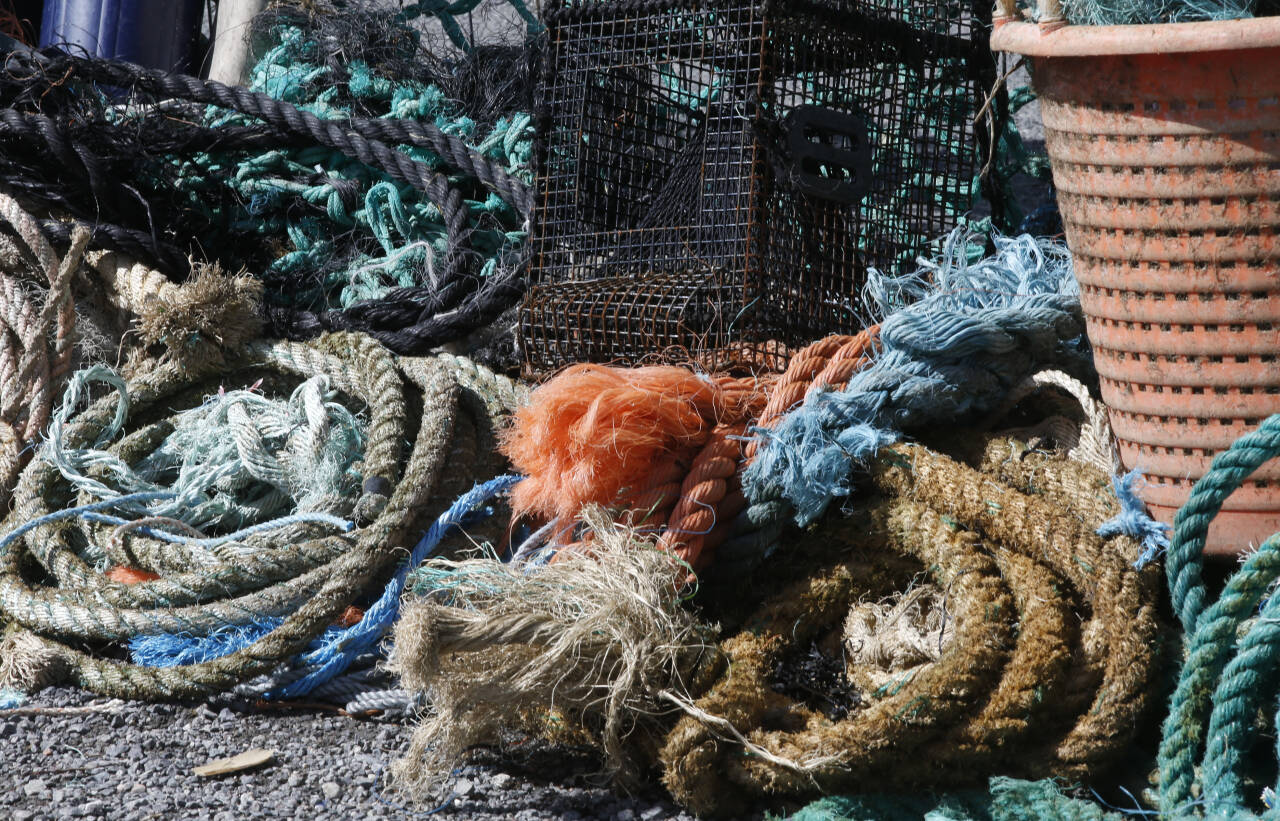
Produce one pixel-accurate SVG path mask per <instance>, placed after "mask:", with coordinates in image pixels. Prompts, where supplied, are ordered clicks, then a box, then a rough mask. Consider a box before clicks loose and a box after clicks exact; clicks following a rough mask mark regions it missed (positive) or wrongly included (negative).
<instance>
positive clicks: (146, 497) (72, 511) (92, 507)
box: [0, 491, 177, 553]
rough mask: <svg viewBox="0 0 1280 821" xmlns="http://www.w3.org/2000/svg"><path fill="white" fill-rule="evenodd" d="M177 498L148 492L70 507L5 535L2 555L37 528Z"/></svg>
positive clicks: (1, 546)
mask: <svg viewBox="0 0 1280 821" xmlns="http://www.w3.org/2000/svg"><path fill="white" fill-rule="evenodd" d="M176 496H177V494H175V493H166V492H163V491H146V492H144V493H130V494H127V495H125V496H116V497H115V498H113V499H104V500H102V501H101V502H92V503H90V504H87V505H80V506H78V507H69V508H65V509H63V510H55V511H54V512H52V513H46V514H45V515H43V516H41V517H40V518H38V519H32V520H31V521H29V522H26V523H24V524H22V525H20V526H18V527H16V528H14V529H13V530H11V531H9V532H8V533H6V534H5V535H4V538H0V553H4V552H5V551H6V550H8V549H9V546H10V545H11V544H13V543H14V542H15V541H17V540H18V539H20V538H22V537H23V536H25V535H26V534H28V533H30V532H31V531H33V530H35V529H36V528H37V527H43V526H45V525H48V524H53V523H54V522H61V521H64V520H66V519H74V518H76V517H77V516H83V515H84V514H86V513H96V512H97V511H100V510H110V509H111V508H113V507H118V506H121V505H137V504H143V503H145V502H156V501H160V500H162V499H173V498H175V497H176Z"/></svg>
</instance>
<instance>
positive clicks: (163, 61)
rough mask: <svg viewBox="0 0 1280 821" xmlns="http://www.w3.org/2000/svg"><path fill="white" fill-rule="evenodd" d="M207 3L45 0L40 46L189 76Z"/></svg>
mask: <svg viewBox="0 0 1280 821" xmlns="http://www.w3.org/2000/svg"><path fill="white" fill-rule="evenodd" d="M203 8H204V0H45V4H44V17H43V19H42V21H41V25H40V46H41V47H45V46H58V47H61V48H66V49H67V50H69V51H78V50H80V49H83V50H84V51H86V52H88V53H89V54H91V55H93V56H95V57H111V58H115V59H120V60H128V61H129V62H132V63H138V64H139V65H144V66H148V67H150V68H161V69H166V70H169V71H185V72H188V73H191V72H192V70H193V68H195V67H194V66H193V65H192V59H191V57H192V46H193V44H194V42H195V37H196V34H197V33H198V31H199V28H200V12H201V10H202V9H203Z"/></svg>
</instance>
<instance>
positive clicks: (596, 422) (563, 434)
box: [506, 328, 876, 572]
mask: <svg viewBox="0 0 1280 821" xmlns="http://www.w3.org/2000/svg"><path fill="white" fill-rule="evenodd" d="M875 333H876V329H875V328H872V329H870V330H868V331H864V332H862V333H860V334H858V335H856V336H832V337H827V338H825V339H822V340H819V341H818V342H815V343H814V344H813V345H810V346H809V347H807V348H805V349H804V350H802V351H800V352H799V353H797V354H796V355H795V356H794V357H793V358H792V359H791V360H790V362H789V364H788V367H787V369H786V371H785V372H784V373H783V374H782V375H781V376H780V377H778V378H776V380H775V379H774V378H773V377H771V376H766V377H758V378H757V377H746V378H739V377H729V376H721V377H714V378H712V377H707V378H703V377H698V376H695V375H694V374H693V373H691V372H689V371H686V370H684V369H682V368H675V367H658V368H639V369H631V370H628V369H620V368H606V367H604V366H596V365H582V366H575V367H573V368H570V369H567V370H566V371H565V372H563V373H562V374H560V375H559V376H557V377H555V378H553V379H552V380H550V381H549V382H547V383H546V384H544V385H543V386H542V387H541V388H539V389H538V390H537V391H535V392H534V393H533V395H532V397H531V402H532V404H531V406H530V407H529V408H526V409H522V410H521V411H520V412H518V413H517V415H516V426H515V428H513V430H512V431H511V432H509V434H508V435H507V439H506V452H507V454H508V455H509V456H510V457H511V458H512V461H513V464H515V465H516V467H517V469H519V470H520V471H521V472H523V473H525V474H526V476H527V477H528V478H526V479H525V480H523V481H522V482H521V484H520V485H519V486H517V488H516V495H515V502H516V506H517V511H518V512H530V513H534V514H541V515H543V516H549V517H554V518H555V519H557V520H560V521H566V520H567V521H570V522H572V521H574V520H575V519H576V517H577V516H578V514H579V513H580V510H581V507H582V505H583V504H588V503H589V504H606V505H609V506H610V508H611V509H613V510H615V511H617V515H618V516H619V517H620V518H621V519H622V520H624V521H627V522H629V523H631V524H634V525H637V526H640V527H645V528H649V529H655V530H657V531H659V532H660V534H661V535H660V539H659V545H660V546H661V547H662V548H663V549H665V550H668V551H670V552H672V553H674V554H675V555H676V556H678V557H679V558H680V559H681V560H683V561H685V562H687V563H688V564H689V565H690V566H691V567H692V568H693V569H694V571H695V572H696V571H702V570H705V569H706V568H708V567H709V566H711V565H712V563H713V562H714V560H715V557H716V555H717V550H718V549H719V548H720V546H721V545H723V544H724V543H725V542H726V541H727V540H728V539H729V538H730V536H731V535H732V534H733V523H734V521H735V519H736V518H737V516H738V515H739V514H740V513H741V512H742V511H743V509H744V508H745V507H746V500H745V498H744V497H743V495H742V492H741V486H740V484H739V481H738V479H739V474H740V472H741V469H742V466H743V464H744V463H745V462H746V461H747V460H748V459H749V458H750V454H751V453H752V451H751V442H750V441H749V440H748V439H747V437H746V436H745V433H746V431H747V429H748V427H749V426H750V425H751V424H753V423H754V424H760V425H762V426H766V427H767V426H769V425H771V424H773V423H774V422H775V421H776V420H777V419H778V418H780V417H781V415H782V413H783V412H784V411H786V410H787V409H789V408H791V407H792V406H793V405H795V404H796V403H798V402H799V401H801V400H802V399H803V397H804V396H805V395H806V392H813V391H818V390H823V389H826V388H828V387H831V386H835V385H840V384H843V382H844V381H847V380H848V379H849V377H850V375H851V374H852V373H854V372H855V371H856V370H857V368H859V367H860V366H862V365H863V364H864V363H865V362H866V361H867V358H868V355H869V353H870V351H871V349H872V347H873V345H874V342H875ZM553 545H554V546H558V547H560V548H561V549H565V548H568V547H570V546H568V545H564V544H563V543H561V544H559V545H555V541H554V539H553ZM526 552H527V551H526ZM752 558H754V559H758V558H759V556H758V551H757V552H756V554H753V556H752Z"/></svg>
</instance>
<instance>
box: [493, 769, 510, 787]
mask: <svg viewBox="0 0 1280 821" xmlns="http://www.w3.org/2000/svg"><path fill="white" fill-rule="evenodd" d="M512 780H513V779H512V778H511V776H510V775H509V774H507V773H494V774H493V776H491V777H490V778H489V783H490V784H492V785H493V786H494V788H496V789H499V790H505V789H506V788H507V787H509V786H511V781H512Z"/></svg>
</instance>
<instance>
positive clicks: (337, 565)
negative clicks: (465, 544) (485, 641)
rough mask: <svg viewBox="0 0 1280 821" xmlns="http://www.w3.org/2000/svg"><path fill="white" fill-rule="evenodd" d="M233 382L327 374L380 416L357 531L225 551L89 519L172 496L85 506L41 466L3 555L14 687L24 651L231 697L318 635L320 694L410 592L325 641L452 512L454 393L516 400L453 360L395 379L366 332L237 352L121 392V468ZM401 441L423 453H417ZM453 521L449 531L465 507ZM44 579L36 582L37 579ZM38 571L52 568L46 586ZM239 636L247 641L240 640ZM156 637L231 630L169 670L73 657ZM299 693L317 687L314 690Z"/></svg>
mask: <svg viewBox="0 0 1280 821" xmlns="http://www.w3.org/2000/svg"><path fill="white" fill-rule="evenodd" d="M233 374H245V375H246V376H247V375H250V374H257V375H260V376H261V377H262V378H263V379H265V380H267V381H268V382H271V381H278V380H279V378H280V377H281V376H284V377H285V378H286V380H295V381H296V380H298V379H299V378H301V379H303V380H304V381H305V380H306V379H310V378H312V377H315V376H317V375H323V376H324V377H325V378H326V379H327V380H328V381H329V382H330V383H331V384H332V385H333V386H334V387H335V388H337V389H338V390H341V391H342V392H343V393H344V394H346V395H348V396H350V397H352V398H353V399H356V400H357V401H360V402H362V403H363V404H364V405H365V406H366V407H367V408H368V413H369V420H368V424H367V429H366V436H367V439H366V441H365V444H364V448H363V455H362V458H361V460H360V462H359V464H358V467H359V473H360V476H361V483H360V487H361V488H362V490H361V491H360V492H359V495H358V497H352V498H351V499H349V500H347V502H346V506H345V508H339V509H347V510H350V511H351V512H352V514H353V515H354V518H355V520H356V524H357V526H356V528H355V529H354V530H351V531H350V532H347V533H341V532H340V533H336V534H335V533H333V527H332V526H327V527H324V528H322V529H320V530H317V526H316V525H314V524H310V523H308V522H307V520H306V517H304V516H296V515H295V516H293V517H292V518H291V517H289V516H286V517H283V518H276V519H274V520H271V521H270V522H268V523H267V524H268V525H269V529H267V530H264V529H263V528H262V526H259V527H257V528H255V527H250V528H249V529H248V530H246V531H243V532H242V534H241V535H239V536H237V537H235V538H234V539H232V540H231V541H226V540H225V539H224V540H222V541H223V542H225V543H224V544H223V545H222V546H220V547H219V546H217V543H218V540H213V541H212V542H211V543H212V544H214V545H215V547H214V548H213V549H212V551H211V550H210V548H208V547H206V546H205V545H206V544H208V543H210V542H204V541H203V540H201V539H190V538H186V537H183V536H182V535H181V534H180V535H178V536H170V535H168V534H166V533H163V532H161V530H162V529H163V522H164V521H165V518H164V517H158V518H157V517H149V518H146V519H142V520H141V521H139V522H138V523H137V525H140V526H129V527H126V528H119V529H114V530H113V529H111V528H107V527H104V526H102V525H101V524H100V523H99V522H96V521H94V520H95V518H98V517H97V516H96V514H97V513H98V511H106V510H117V511H118V510H123V511H125V512H127V511H128V510H129V508H128V505H129V504H130V503H146V502H153V501H157V500H158V499H159V498H161V497H165V496H170V495H172V494H170V493H167V492H165V491H144V492H142V493H133V494H126V495H118V494H117V495H114V496H113V497H109V498H107V499H105V500H103V501H97V502H89V503H87V504H85V502H87V501H88V500H89V499H91V498H92V496H90V495H87V494H86V493H85V492H84V491H80V492H79V493H77V491H76V489H75V487H74V485H71V484H69V483H68V481H67V479H66V478H64V476H63V474H62V472H61V470H60V466H59V465H57V464H55V463H54V462H53V461H51V460H49V459H46V458H41V459H38V460H36V461H34V462H33V463H32V464H31V466H30V467H28V468H27V470H26V471H24V472H23V474H22V477H21V479H20V480H19V483H18V487H17V489H16V491H15V494H14V507H13V512H12V513H11V514H10V516H9V518H8V520H7V523H6V526H5V528H4V529H5V530H6V531H7V532H8V536H7V537H6V538H5V542H4V548H3V550H0V559H2V560H3V569H2V571H0V613H3V615H4V617H5V618H6V619H7V620H11V621H12V622H14V623H15V624H16V625H19V626H20V627H21V628H22V629H21V630H18V631H12V630H11V631H10V633H9V635H7V636H6V638H5V646H6V650H7V651H8V650H9V649H13V650H14V652H6V654H5V655H6V662H5V665H4V668H3V669H0V677H6V678H5V681H6V683H7V684H10V685H12V684H18V685H27V686H28V687H29V686H30V685H31V684H32V682H31V681H22V680H21V675H19V674H20V673H22V671H21V670H19V669H18V668H20V667H21V666H22V664H21V662H20V661H18V660H17V659H18V656H19V655H21V656H22V657H23V658H38V659H43V660H44V662H43V663H44V664H46V666H47V665H50V664H52V665H55V666H58V667H60V668H62V669H63V670H64V671H65V672H66V673H67V674H69V675H70V676H71V677H72V678H73V680H75V681H76V682H77V683H78V684H79V686H82V687H85V688H87V689H91V690H93V691H95V692H100V693H103V694H114V695H117V696H120V697H131V698H139V697H142V698H177V697H184V696H192V695H197V694H207V693H213V692H220V691H224V690H227V689H229V688H231V687H232V686H234V685H236V684H237V683H240V682H244V681H246V680H248V679H251V678H254V677H256V676H260V675H263V674H267V673H270V672H272V671H273V670H274V669H275V668H277V667H278V666H280V665H281V664H283V663H285V662H286V661H288V660H289V659H290V658H292V657H294V656H295V655H297V654H299V653H300V652H302V651H305V650H307V649H308V647H309V646H310V645H312V643H313V641H315V640H316V639H318V638H321V637H322V634H325V636H324V638H325V639H326V641H325V642H322V646H321V647H320V648H319V649H316V648H314V647H313V648H312V655H311V656H309V657H310V658H312V661H313V667H314V668H315V669H313V670H311V671H309V673H311V674H313V675H312V676H311V678H310V680H309V681H308V682H307V686H310V687H314V686H316V685H318V684H321V683H323V682H324V681H326V680H328V679H331V678H333V677H334V676H336V675H337V674H338V673H340V672H341V671H342V670H343V669H345V667H346V666H347V665H349V663H350V662H351V661H352V660H354V658H355V656H356V655H358V653H357V652H356V650H357V649H358V650H360V651H361V652H365V651H367V650H368V649H369V648H370V646H371V643H372V642H373V641H376V637H377V636H378V635H380V634H381V632H382V630H385V628H386V627H387V626H388V624H389V622H390V621H391V620H392V619H393V618H394V612H390V613H388V612H385V611H386V610H387V607H388V606H389V607H391V609H392V611H394V605H395V602H396V600H397V598H398V595H390V596H387V595H385V591H384V598H387V599H388V600H389V602H390V605H384V607H383V609H382V611H379V612H377V613H374V614H373V615H372V616H370V614H369V613H366V614H365V616H366V617H365V619H363V620H362V621H361V623H359V624H356V625H355V626H353V627H351V628H346V629H345V630H338V631H337V632H336V634H334V633H333V632H332V631H330V633H329V634H326V630H328V629H329V628H330V626H331V625H332V624H333V622H334V621H335V620H336V619H337V618H338V617H339V616H340V615H342V614H343V612H344V611H345V610H346V609H347V608H348V607H349V606H350V605H351V604H353V603H354V602H355V601H356V599H357V597H359V596H361V595H363V594H366V593H367V592H369V591H371V590H376V589H379V585H382V584H384V583H386V581H387V578H388V574H389V573H390V571H391V569H392V565H393V563H394V561H395V559H396V558H397V555H398V554H399V553H400V551H401V550H407V549H408V548H409V547H411V546H412V545H413V544H415V543H417V542H418V541H419V540H418V539H417V533H419V532H420V530H419V523H420V522H423V521H425V520H424V516H433V517H434V516H436V515H444V514H445V513H449V511H444V510H442V507H448V506H449V505H448V504H447V503H445V504H444V505H442V504H441V502H440V500H439V499H438V493H439V491H440V477H441V475H442V473H443V471H444V468H445V464H446V459H447V458H448V456H449V454H450V451H451V440H452V435H453V430H454V425H455V420H457V419H458V418H459V417H460V416H461V415H463V414H462V413H460V411H459V408H460V407H461V406H462V405H461V404H460V402H459V394H460V393H461V392H463V390H464V389H462V388H460V387H459V382H460V381H468V380H469V381H470V382H471V384H472V385H473V386H474V387H481V388H483V385H484V383H485V382H489V383H491V384H493V385H495V386H496V388H495V389H493V390H488V391H485V394H486V399H487V401H488V402H489V403H490V404H491V407H495V408H497V407H501V406H502V404H503V402H504V401H505V400H508V399H510V398H512V397H514V396H517V395H518V391H517V390H515V389H513V388H512V387H511V386H510V385H509V383H506V384H504V381H503V380H501V379H500V378H498V377H495V376H493V375H492V374H489V373H487V372H483V371H480V370H477V369H475V368H474V366H471V367H467V366H465V365H463V364H462V363H461V362H460V361H459V360H457V359H456V358H443V357H442V358H440V359H428V360H421V361H412V360H411V361H409V363H408V364H407V365H406V366H405V367H404V368H398V367H397V363H396V362H395V360H394V359H393V358H392V357H391V356H390V355H389V354H388V353H387V352H386V351H385V350H384V349H383V348H381V347H380V346H379V345H378V344H377V343H376V342H374V341H373V340H371V339H369V338H368V337H360V336H330V337H326V338H324V339H322V340H320V341H319V342H318V343H317V344H316V345H314V346H307V345H302V344H298V343H275V344H265V343H258V344H254V345H251V346H249V348H248V349H247V350H245V351H243V352H241V353H240V354H239V355H238V356H236V357H235V358H234V359H233V366H232V369H231V370H230V371H229V372H228V371H227V370H226V369H225V368H224V367H215V366H214V365H213V364H212V363H209V362H206V363H205V364H204V365H203V366H197V367H195V368H184V367H180V366H179V365H177V364H173V363H171V364H169V365H167V366H162V367H159V368H157V369H155V370H154V371H153V372H151V373H148V374H146V375H144V376H140V377H137V378H135V379H134V380H132V381H130V382H129V383H128V385H127V386H125V391H127V395H128V398H129V403H130V409H129V413H130V423H131V426H132V425H133V424H134V423H133V422H132V420H133V419H137V423H136V427H131V429H129V430H128V431H127V432H125V433H124V435H123V436H122V437H121V438H119V439H118V440H117V441H116V442H115V443H114V444H111V445H110V446H109V447H107V448H106V453H109V454H110V456H112V457H114V459H115V460H118V461H119V463H123V464H135V463H138V462H139V461H140V460H142V461H145V460H144V456H145V455H146V454H152V456H153V457H154V453H155V451H156V449H157V448H158V447H162V443H163V442H164V441H165V439H166V437H168V436H169V435H170V434H171V433H172V431H173V429H174V426H175V424H176V420H175V419H173V418H172V417H171V416H170V415H169V412H168V411H167V408H168V407H171V406H173V405H177V406H179V407H181V405H182V404H183V403H184V401H185V402H199V401H200V400H201V398H202V397H203V396H204V395H205V394H206V393H207V392H208V391H209V388H210V387H216V386H217V385H218V384H220V383H221V382H222V381H223V380H225V379H227V378H228V377H230V376H231V375H233ZM454 374H459V376H455V375H454ZM211 380H212V381H211ZM406 382H407V383H409V385H412V389H411V388H409V387H408V385H407V384H406ZM466 390H467V391H468V392H472V391H473V389H472V388H468V389H466ZM122 393H123V392H122ZM411 394H416V396H412V398H413V399H414V400H415V401H416V402H417V403H418V404H420V406H421V407H423V408H424V409H425V411H424V413H423V415H422V416H421V421H420V423H418V424H417V425H414V424H412V423H411V422H410V419H409V417H408V414H407V411H406V401H407V399H409V398H411ZM477 403H479V404H480V411H479V412H480V413H482V414H485V415H486V416H487V415H488V413H489V410H488V408H486V407H484V404H483V401H482V400H479V399H477V400H476V402H474V403H469V404H467V407H468V410H467V411H466V413H475V412H476V410H475V404H477ZM121 410H122V409H121V402H120V397H119V396H117V395H109V396H107V397H104V398H103V399H101V400H99V401H97V402H95V403H94V404H92V405H91V406H90V407H89V408H88V409H86V410H85V411H83V412H81V413H79V414H76V415H75V416H73V417H70V418H69V419H68V421H67V423H66V426H65V429H63V430H61V431H60V432H59V434H58V435H59V441H60V443H61V447H62V448H64V449H65V450H67V451H69V452H74V451H75V449H77V448H82V447H84V446H85V445H88V444H92V443H95V442H99V441H100V436H101V434H102V433H103V432H104V431H108V432H109V431H111V430H113V428H114V427H118V423H117V424H116V425H114V426H113V422H117V417H119V416H123V414H122V413H121ZM119 421H120V422H123V420H122V419H121V420H119ZM471 425H472V427H473V428H474V427H475V423H474V422H472V423H471ZM415 427H416V428H417V429H416V430H414V428H415ZM240 432H241V433H243V432H244V428H243V427H242V428H241V429H240ZM406 443H411V445H412V447H411V448H410V449H409V452H408V453H406V452H405V451H406V448H405V445H406ZM103 444H105V443H103ZM234 445H235V449H237V450H238V452H239V453H240V454H241V455H242V456H251V455H252V454H253V453H254V451H253V450H252V449H247V450H246V449H244V446H245V445H246V442H245V441H244V440H243V438H242V437H240V438H237V440H236V441H235V443H234ZM258 455H261V452H260V451H259V452H258ZM110 473H111V471H110V469H109V466H108V471H106V472H100V471H95V470H94V469H93V468H91V467H90V468H88V469H87V470H86V471H85V472H84V473H83V474H76V475H83V476H87V477H91V478H92V479H94V480H96V481H98V482H102V481H105V480H108V479H109V478H110ZM237 489H243V488H237ZM77 502H79V503H81V504H79V505H78V506H77V505H76V503H77ZM464 507H465V506H464ZM467 509H469V508H467ZM464 512H465V511H464ZM91 514H92V515H91ZM268 514H269V515H270V509H268ZM451 515H452V518H451V519H449V523H452V522H455V521H457V520H458V516H459V515H460V514H458V513H452V514H451ZM116 521H118V520H116ZM77 522H78V526H77V524H76V523H77ZM447 527H448V523H446V524H445V525H443V526H440V527H437V528H433V531H432V533H433V538H434V543H433V544H432V545H431V547H432V548H434V547H435V546H436V545H438V544H439V541H440V539H441V538H442V537H443V531H444V530H445V529H447ZM100 559H105V560H106V561H109V562H112V563H117V564H125V565H128V566H130V567H133V568H137V569H139V570H142V571H144V572H146V573H150V574H155V575H156V576H157V578H154V579H151V580H149V581H143V582H140V583H137V584H131V585H126V584H120V583H116V582H113V581H110V580H109V579H108V578H107V577H106V576H104V574H103V570H104V568H103V567H102V566H101V565H102V564H103V563H104V562H103V561H101V560H100ZM35 568H40V572H39V573H36V574H35V575H33V572H32V571H33V570H34V569H35ZM192 568H197V569H194V570H193V569H192ZM42 574H47V576H46V577H44V579H46V580H42ZM400 575H401V578H402V577H403V573H401V574H400ZM396 593H397V594H398V589H397V590H396ZM228 630H231V631H235V630H239V631H240V633H239V634H238V635H237V636H234V637H227V636H226V633H225V631H228ZM219 631H223V633H222V634H219ZM157 634H185V635H190V636H195V637H199V636H205V637H217V636H219V635H221V637H222V638H223V639H225V640H224V641H221V642H219V641H217V640H213V641H212V642H211V644H212V646H213V647H212V650H211V651H210V652H209V653H207V654H206V656H207V657H206V658H205V659H204V660H201V661H199V662H197V663H192V664H184V665H177V666H167V667H152V666H139V665H137V664H129V663H125V662H122V661H118V660H115V659H112V658H110V657H104V656H99V655H96V654H91V653H88V652H85V651H83V650H80V649H76V646H75V645H77V644H78V643H79V642H80V641H86V640H88V641H106V642H121V641H126V640H137V639H138V638H139V637H144V636H155V635H157ZM370 635H372V636H373V638H372V639H371V638H369V637H370ZM17 648H21V650H22V652H21V653H19V652H17ZM36 666H39V665H36ZM37 672H38V671H37ZM26 675H27V676H28V677H30V676H31V671H30V670H28V671H26ZM15 677H16V678H15ZM36 678H39V676H38V675H37V676H36ZM294 689H295V690H297V691H300V692H305V687H297V688H294Z"/></svg>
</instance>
